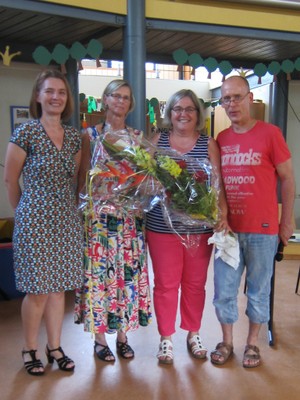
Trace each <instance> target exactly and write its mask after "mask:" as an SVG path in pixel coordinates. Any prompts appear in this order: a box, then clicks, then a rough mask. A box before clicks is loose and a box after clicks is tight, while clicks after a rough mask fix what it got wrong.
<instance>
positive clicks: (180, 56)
mask: <svg viewBox="0 0 300 400" xmlns="http://www.w3.org/2000/svg"><path fill="white" fill-rule="evenodd" d="M188 58H189V56H188V54H187V52H186V51H185V50H183V49H178V50H175V51H173V59H174V61H175V62H176V63H177V64H178V65H183V64H185V63H186V62H187V60H188Z"/></svg>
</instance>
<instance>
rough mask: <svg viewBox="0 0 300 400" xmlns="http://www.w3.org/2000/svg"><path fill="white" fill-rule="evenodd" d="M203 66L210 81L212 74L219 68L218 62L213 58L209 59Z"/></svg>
mask: <svg viewBox="0 0 300 400" xmlns="http://www.w3.org/2000/svg"><path fill="white" fill-rule="evenodd" d="M203 64H204V66H205V68H206V69H207V71H208V79H210V78H211V73H212V72H214V71H215V70H216V69H217V68H218V61H217V60H216V59H215V58H213V57H208V58H207V59H206V60H204V63H203Z"/></svg>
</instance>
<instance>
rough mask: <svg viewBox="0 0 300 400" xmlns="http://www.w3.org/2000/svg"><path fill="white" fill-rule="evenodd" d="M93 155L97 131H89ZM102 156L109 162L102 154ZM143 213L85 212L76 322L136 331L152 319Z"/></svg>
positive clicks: (121, 210)
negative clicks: (81, 283) (83, 245)
mask: <svg viewBox="0 0 300 400" xmlns="http://www.w3.org/2000/svg"><path fill="white" fill-rule="evenodd" d="M89 133H90V140H91V147H92V151H93V148H94V145H95V143H96V142H97V143H98V144H97V148H98V146H99V141H97V139H98V137H99V133H98V132H97V131H96V130H95V128H89ZM103 157H105V159H108V160H109V156H108V154H107V153H106V152H105V151H104V150H103ZM142 217H143V216H142V215H139V214H138V213H136V212H133V211H128V210H127V211H126V210H125V209H124V208H120V207H119V208H115V209H112V207H110V208H109V209H106V208H105V207H101V206H100V207H98V208H95V207H92V208H91V209H89V210H88V212H87V211H86V212H85V252H84V253H85V256H84V267H85V270H84V282H83V286H82V288H81V289H80V290H76V300H75V323H78V324H80V323H83V324H84V330H85V331H88V332H92V333H105V332H107V333H114V332H116V331H122V332H127V331H129V330H130V331H134V330H136V329H137V328H138V327H139V326H147V325H148V324H149V323H150V321H151V307H150V290H149V279H148V267H147V252H146V245H145V228H144V220H143V218H142Z"/></svg>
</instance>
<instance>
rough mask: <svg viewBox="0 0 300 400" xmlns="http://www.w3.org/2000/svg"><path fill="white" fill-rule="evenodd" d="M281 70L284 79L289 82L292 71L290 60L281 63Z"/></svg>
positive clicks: (292, 66)
mask: <svg viewBox="0 0 300 400" xmlns="http://www.w3.org/2000/svg"><path fill="white" fill-rule="evenodd" d="M281 69H282V71H283V72H285V73H286V79H287V80H288V81H290V80H291V73H292V72H293V71H294V63H293V62H292V61H291V60H284V61H283V62H282V63H281Z"/></svg>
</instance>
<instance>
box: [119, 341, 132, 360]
mask: <svg viewBox="0 0 300 400" xmlns="http://www.w3.org/2000/svg"><path fill="white" fill-rule="evenodd" d="M117 352H118V354H119V355H120V356H121V357H123V358H125V359H127V360H128V359H131V358H133V357H134V351H133V349H132V347H130V346H129V344H128V342H127V338H126V342H125V343H124V342H119V341H118V340H117ZM128 353H129V354H130V355H129V356H128V355H127V356H126V354H128Z"/></svg>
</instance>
